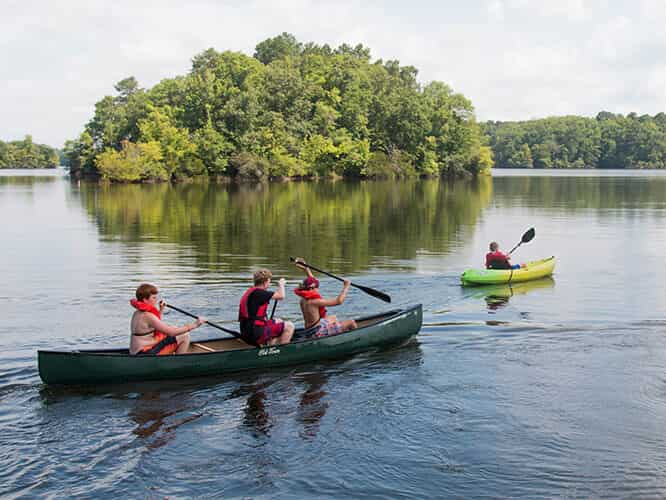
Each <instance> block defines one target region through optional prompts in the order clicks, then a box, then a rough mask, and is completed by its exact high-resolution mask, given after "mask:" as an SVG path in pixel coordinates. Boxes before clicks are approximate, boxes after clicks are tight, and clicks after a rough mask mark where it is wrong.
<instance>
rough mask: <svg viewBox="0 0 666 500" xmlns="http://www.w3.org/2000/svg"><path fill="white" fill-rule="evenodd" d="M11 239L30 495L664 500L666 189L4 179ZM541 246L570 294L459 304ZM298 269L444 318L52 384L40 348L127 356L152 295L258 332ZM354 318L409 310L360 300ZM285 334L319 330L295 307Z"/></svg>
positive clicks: (6, 248)
mask: <svg viewBox="0 0 666 500" xmlns="http://www.w3.org/2000/svg"><path fill="white" fill-rule="evenodd" d="M0 223H1V226H0V227H1V228H2V229H1V230H2V233H1V234H2V244H1V245H0V275H1V276H2V281H1V284H2V286H1V287H0V313H2V315H1V317H2V319H1V320H0V349H1V353H2V354H0V356H1V359H2V363H0V401H1V404H0V488H1V492H2V493H4V494H5V495H8V496H9V497H13V496H26V497H33V496H51V497H62V496H88V497H89V496H99V497H109V496H114V497H140V498H163V497H187V496H198V497H225V498H226V497H252V498H309V497H314V496H317V497H354V498H360V497H367V498H424V497H465V498H470V497H500V498H505V497H525V498H537V497H586V498H587V497H608V496H615V497H632V498H637V497H664V496H666V474H665V473H666V470H665V469H666V438H665V437H664V432H663V430H664V428H666V347H665V346H666V339H665V338H664V337H665V333H666V318H665V316H664V315H665V311H666V291H664V285H663V284H664V283H665V282H666V266H664V265H663V262H664V249H665V248H666V176H664V175H663V174H661V173H655V172H638V173H629V174H622V173H617V172H610V173H603V174H599V173H598V172H592V173H590V172H574V173H570V172H566V173H562V172H557V173H536V174H535V173H525V172H516V171H513V172H511V171H505V172H495V175H494V177H493V178H492V179H481V180H480V181H478V182H456V183H447V182H436V181H422V182H412V181H406V182H367V183H363V182H360V183H359V182H354V183H350V182H335V183H329V182H326V183H324V182H322V183H287V184H273V185H270V186H240V187H239V186H217V185H210V186H206V185H183V186H176V187H169V186H163V185H157V186H105V187H104V186H102V187H100V186H94V185H87V184H80V185H78V184H71V183H70V182H69V181H68V180H67V179H66V178H64V177H63V176H62V175H59V174H54V173H49V172H31V173H23V172H9V173H8V172H2V173H1V174H0ZM531 226H534V227H536V234H537V236H536V238H535V239H534V240H533V241H532V242H531V243H529V244H527V245H523V246H522V247H521V248H520V249H519V250H518V251H517V252H516V253H515V260H518V261H528V260H531V259H537V258H541V257H545V256H549V255H556V256H557V257H558V264H557V268H556V273H555V275H554V277H553V279H552V280H551V279H549V280H545V281H539V282H535V283H532V284H523V285H516V286H514V287H512V288H509V287H493V288H489V289H488V288H486V289H463V288H461V287H460V286H459V281H458V280H459V275H460V274H461V273H462V271H463V270H464V269H465V268H466V267H469V266H477V267H478V266H480V265H481V264H482V262H483V256H484V254H485V252H486V248H487V244H488V242H489V241H490V240H493V239H497V240H498V241H499V242H500V244H501V245H502V246H503V247H504V248H505V249H508V248H510V247H512V246H513V245H514V244H515V243H516V242H517V241H518V240H519V239H520V236H521V234H522V233H523V232H524V231H525V230H526V229H527V228H529V227H531ZM291 255H293V256H296V255H300V256H303V257H306V258H308V259H309V260H310V261H311V262H313V263H314V264H317V265H319V266H320V267H323V268H325V269H329V270H331V271H333V272H338V273H341V274H345V275H348V276H350V277H352V278H353V279H354V280H355V281H357V282H359V283H362V284H365V285H368V286H371V287H375V288H378V289H381V290H383V291H385V292H387V293H389V294H391V296H392V297H393V298H394V303H395V304H397V305H407V304H413V303H418V302H420V303H423V305H424V327H423V329H422V331H421V333H420V334H419V335H418V336H417V337H416V338H415V339H414V340H412V341H411V342H409V343H408V344H407V345H405V346H402V347H400V348H396V349H392V350H388V351H380V352H370V353H366V354H364V355H360V356H355V357H351V358H348V359H344V360H341V361H339V362H335V363H325V364H313V365H305V366H298V367H293V368H290V369H281V370H275V371H272V372H270V373H256V372H253V373H246V374H242V375H235V376H229V377H224V378H219V379H215V378H208V379H194V380H187V381H180V382H163V383H144V384H132V385H123V386H111V387H97V388H90V389H86V390H82V389H77V390H73V389H68V390H65V389H55V388H51V387H45V386H44V385H42V383H41V381H40V379H39V375H38V373H37V366H36V350H37V349H38V348H78V347H97V346H124V345H126V344H127V342H128V321H129V316H130V314H131V310H130V308H129V306H128V303H127V301H128V300H129V298H130V297H131V295H132V293H133V290H134V288H135V287H136V285H137V284H138V283H140V282H142V281H144V280H145V281H152V282H155V283H158V284H159V285H160V288H161V290H162V293H163V295H164V296H166V298H167V299H168V300H169V301H170V302H171V303H173V304H177V305H179V306H180V307H182V308H185V309H189V310H192V311H195V312H197V313H200V314H204V315H206V316H208V317H209V318H211V319H212V320H215V321H218V322H221V323H224V322H228V324H229V326H235V325H234V323H233V319H234V317H235V316H236V311H237V303H238V302H237V301H238V298H239V297H240V295H241V294H242V291H243V290H244V289H245V287H246V286H247V285H248V280H249V276H250V274H251V272H252V270H253V269H255V268H256V267H258V266H267V267H270V268H271V269H273V271H274V274H275V275H276V276H277V277H286V278H287V279H288V280H289V281H290V287H292V286H293V283H295V281H296V280H297V279H299V278H300V275H299V273H298V272H297V270H296V269H295V268H293V267H290V266H289V260H288V258H289V256H291ZM322 289H323V290H324V291H325V292H326V293H328V294H337V293H338V291H339V289H340V285H339V283H338V282H334V281H332V280H328V279H325V280H322ZM338 309H339V310H338V311H336V312H337V313H338V316H354V315H362V314H367V313H371V312H375V311H380V310H385V309H387V305H386V304H383V303H381V302H378V301H376V300H374V299H372V298H371V297H369V296H367V295H363V294H362V293H361V292H359V291H358V290H353V291H352V292H351V293H350V295H349V298H348V301H347V302H346V303H345V304H344V305H343V306H342V307H340V308H338ZM278 315H282V316H283V317H286V318H289V319H292V320H298V317H299V315H298V310H297V302H296V300H295V297H290V299H289V300H288V301H287V302H286V303H282V304H281V305H280V306H279V308H278ZM168 320H169V321H171V322H175V323H182V322H185V321H186V319H185V318H182V317H179V316H177V315H176V314H175V313H172V314H170V315H169V316H168ZM215 336H216V332H215V331H214V330H212V329H208V330H206V329H205V328H201V329H199V330H197V331H196V332H195V333H194V338H195V339H199V340H201V339H204V338H212V337H215Z"/></svg>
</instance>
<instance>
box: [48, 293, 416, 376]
mask: <svg viewBox="0 0 666 500" xmlns="http://www.w3.org/2000/svg"><path fill="white" fill-rule="evenodd" d="M422 321H423V312H422V309H421V304H418V305H415V306H411V307H409V308H407V309H397V310H393V311H388V312H385V313H381V314H376V315H374V316H368V317H364V318H359V319H357V320H356V322H357V323H358V326H359V327H358V328H357V329H356V330H352V331H349V332H346V333H341V334H339V335H333V336H330V337H321V338H312V337H311V336H309V334H311V333H312V330H309V331H308V330H302V329H301V330H296V333H295V334H294V340H293V341H292V342H291V343H290V344H287V345H279V346H274V347H253V346H250V345H248V344H246V343H245V342H243V341H241V340H239V339H236V338H233V337H228V338H220V339H213V340H206V341H202V342H193V343H192V345H191V348H190V349H191V352H190V353H188V354H181V355H177V356H130V354H129V352H128V350H127V349H102V350H82V351H38V352H37V359H38V365H39V375H40V377H41V378H42V380H43V381H44V382H45V383H46V384H104V383H122V382H127V381H143V380H161V379H180V378H186V377H200V376H206V375H218V374H223V373H231V372H239V371H243V370H262V369H269V368H271V367H274V366H284V365H293V364H299V363H307V362H312V361H318V360H322V359H333V358H339V357H344V356H348V355H351V354H355V353H358V352H361V351H366V350H369V349H373V348H381V347H387V346H390V345H395V344H400V343H402V342H404V341H406V340H407V339H409V338H410V337H412V336H414V335H416V334H417V333H418V332H419V330H420V329H421V323H422Z"/></svg>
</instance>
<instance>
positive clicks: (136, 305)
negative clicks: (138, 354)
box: [130, 299, 167, 351]
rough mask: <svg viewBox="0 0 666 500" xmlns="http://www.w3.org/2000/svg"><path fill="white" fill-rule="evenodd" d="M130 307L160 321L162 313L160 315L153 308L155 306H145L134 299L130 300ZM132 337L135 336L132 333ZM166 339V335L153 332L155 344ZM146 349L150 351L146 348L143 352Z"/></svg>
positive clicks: (156, 331)
mask: <svg viewBox="0 0 666 500" xmlns="http://www.w3.org/2000/svg"><path fill="white" fill-rule="evenodd" d="M130 305H131V306H132V307H133V308H134V309H137V310H139V311H141V312H149V313H152V314H154V315H155V316H157V319H162V313H160V311H159V310H157V309H156V308H155V306H151V305H150V304H146V303H145V302H143V301H139V300H136V299H132V300H130ZM133 335H136V334H134V333H133ZM146 335H148V334H146ZM166 337H167V334H166V333H163V332H160V331H158V330H155V331H154V332H153V339H154V340H155V342H160V341H162V340H164V339H165V338H166ZM147 349H150V347H147V348H146V349H144V351H145V350H147Z"/></svg>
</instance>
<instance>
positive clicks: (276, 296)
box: [272, 278, 287, 300]
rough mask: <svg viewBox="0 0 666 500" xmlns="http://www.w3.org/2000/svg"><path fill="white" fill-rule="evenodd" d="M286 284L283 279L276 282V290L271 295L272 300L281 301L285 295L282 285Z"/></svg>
mask: <svg viewBox="0 0 666 500" xmlns="http://www.w3.org/2000/svg"><path fill="white" fill-rule="evenodd" d="M285 283H286V281H285V279H284V278H280V281H278V289H277V291H276V292H275V293H273V297H272V298H273V299H274V300H282V299H284V298H285V297H286V296H287V294H286V292H285V291H284V284H285Z"/></svg>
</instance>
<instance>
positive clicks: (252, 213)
mask: <svg viewBox="0 0 666 500" xmlns="http://www.w3.org/2000/svg"><path fill="white" fill-rule="evenodd" d="M73 192H74V193H75V196H78V197H80V201H81V203H82V204H83V206H84V207H85V209H86V211H87V212H88V213H89V214H90V215H91V216H92V218H93V220H94V221H95V223H96V225H97V227H98V228H99V231H100V232H101V234H102V235H103V236H104V237H106V238H112V239H121V240H122V241H125V242H131V243H142V242H149V241H156V240H157V241H164V242H172V243H178V244H182V245H183V247H184V248H185V247H187V248H188V249H190V248H191V247H194V248H195V253H196V258H197V259H198V260H199V261H200V262H201V263H202V265H203V266H204V267H206V268H214V269H221V270H225V271H235V270H241V269H242V270H245V269H246V268H247V267H250V266H251V265H252V264H253V263H254V262H256V259H258V258H268V257H273V256H276V255H279V256H282V258H284V257H283V256H285V255H316V256H317V259H318V260H319V261H321V262H336V263H337V266H338V268H337V269H338V270H339V271H350V270H359V269H364V268H367V267H369V266H370V265H372V264H373V260H375V259H376V257H377V256H382V258H389V259H413V258H414V257H415V256H416V254H417V251H419V250H427V251H430V252H438V253H442V252H446V251H447V250H448V249H449V247H450V245H451V243H452V240H455V235H456V234H457V232H458V231H459V230H460V228H461V227H463V226H473V225H474V224H476V222H477V219H478V217H479V215H480V213H481V211H482V209H483V208H485V207H486V206H488V204H489V202H490V199H491V196H492V180H491V179H488V178H482V179H478V180H477V181H460V182H444V181H434V180H433V181H401V182H362V181H361V182H346V181H345V182H342V181H341V182H298V183H283V184H257V185H218V184H185V185H176V186H169V185H166V184H160V185H148V186H144V185H126V186H120V185H110V186H108V185H105V186H99V185H94V184H85V183H84V184H82V185H81V187H80V190H77V189H76V188H73ZM230 256H233V259H230Z"/></svg>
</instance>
